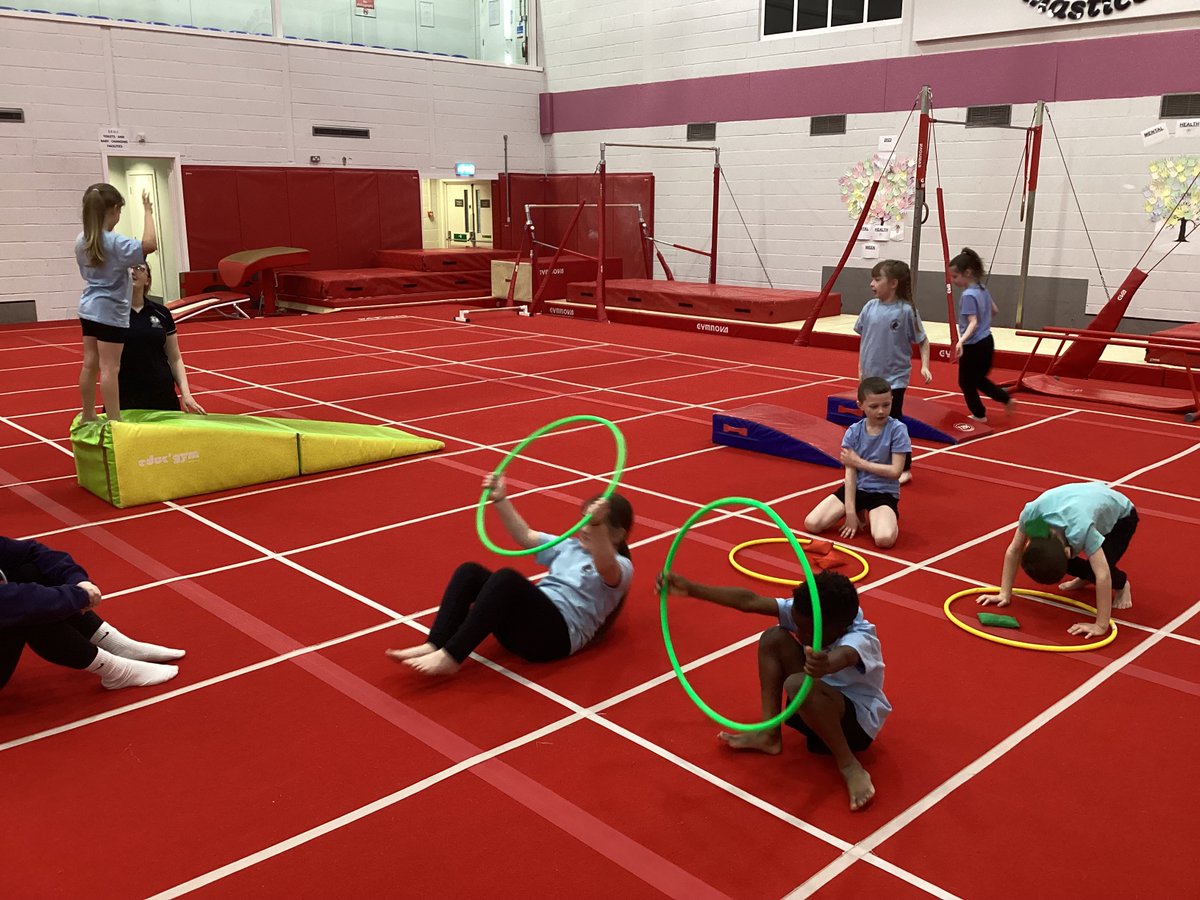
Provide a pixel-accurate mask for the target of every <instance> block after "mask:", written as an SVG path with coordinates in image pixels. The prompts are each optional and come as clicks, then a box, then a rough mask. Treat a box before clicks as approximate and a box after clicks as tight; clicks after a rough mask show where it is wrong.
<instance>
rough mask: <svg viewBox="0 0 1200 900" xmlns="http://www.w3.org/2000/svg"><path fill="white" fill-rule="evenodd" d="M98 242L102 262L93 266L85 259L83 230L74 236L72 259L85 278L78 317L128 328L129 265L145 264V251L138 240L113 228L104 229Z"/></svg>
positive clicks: (130, 287)
mask: <svg viewBox="0 0 1200 900" xmlns="http://www.w3.org/2000/svg"><path fill="white" fill-rule="evenodd" d="M101 244H102V245H103V247H104V262H103V263H101V264H100V265H98V266H93V265H92V264H91V263H90V262H88V258H87V250H86V249H85V248H84V245H83V233H82V232H80V234H79V237H77V238H75V261H76V262H77V263H78V264H79V274H80V275H82V276H83V280H84V281H86V282H87V284H85V285H84V288H83V294H82V296H80V298H79V318H81V319H87V320H88V321H91V322H99V323H100V324H101V325H113V326H115V327H117V328H128V327H129V299H130V295H131V294H132V293H133V281H132V280H131V279H130V277H129V268H130V266H140V265H144V264H145V262H146V254H144V253H143V252H142V242H141V241H140V240H138V239H137V238H131V237H125V235H123V234H117V233H116V232H113V231H106V232H104V234H103V235H102V236H101Z"/></svg>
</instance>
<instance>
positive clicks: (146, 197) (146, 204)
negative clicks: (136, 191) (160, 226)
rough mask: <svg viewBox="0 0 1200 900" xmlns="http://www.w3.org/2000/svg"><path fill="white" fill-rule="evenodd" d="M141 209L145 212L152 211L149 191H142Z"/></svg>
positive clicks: (152, 206)
mask: <svg viewBox="0 0 1200 900" xmlns="http://www.w3.org/2000/svg"><path fill="white" fill-rule="evenodd" d="M142 209H144V210H145V211H146V212H154V204H153V203H151V202H150V192H149V191H142Z"/></svg>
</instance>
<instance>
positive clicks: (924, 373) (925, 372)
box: [921, 366, 933, 384]
mask: <svg viewBox="0 0 1200 900" xmlns="http://www.w3.org/2000/svg"><path fill="white" fill-rule="evenodd" d="M921 377H922V378H924V379H925V383H926V384H929V382H931V381H933V373H932V372H930V371H929V366H921Z"/></svg>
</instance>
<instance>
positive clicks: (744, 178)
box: [542, 0, 1200, 321]
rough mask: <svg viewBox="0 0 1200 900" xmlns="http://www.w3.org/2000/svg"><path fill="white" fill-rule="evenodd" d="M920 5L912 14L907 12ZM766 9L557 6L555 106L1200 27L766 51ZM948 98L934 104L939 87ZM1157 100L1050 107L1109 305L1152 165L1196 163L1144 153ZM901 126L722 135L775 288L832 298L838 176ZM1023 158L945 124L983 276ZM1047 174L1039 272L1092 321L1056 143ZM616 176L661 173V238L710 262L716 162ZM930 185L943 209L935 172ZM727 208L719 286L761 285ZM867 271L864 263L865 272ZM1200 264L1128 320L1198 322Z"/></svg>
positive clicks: (932, 251)
mask: <svg viewBox="0 0 1200 900" xmlns="http://www.w3.org/2000/svg"><path fill="white" fill-rule="evenodd" d="M920 2H921V0H910V5H911V4H913V3H920ZM760 3H761V0H661V2H659V3H656V4H654V5H653V6H652V7H647V6H645V5H644V4H640V3H637V2H634V0H616V2H610V3H607V4H594V3H590V2H584V0H563V2H554V3H546V4H544V6H543V9H542V31H543V41H544V45H545V56H544V61H545V64H546V70H547V83H548V85H549V90H551V91H555V92H563V91H573V90H582V89H591V88H599V87H606V86H611V85H622V84H636V83H646V82H660V81H671V80H676V79H681V78H697V77H706V76H714V75H727V74H733V73H742V72H754V71H763V70H771V69H783V68H798V67H805V66H824V65H833V64H838V63H845V62H855V61H861V60H868V59H881V58H889V57H902V56H919V55H922V54H925V53H936V52H948V51H956V50H965V49H982V48H991V47H1003V46H1010V45H1012V44H1013V43H1014V42H1018V41H1019V42H1020V43H1024V44H1033V43H1043V42H1050V41H1063V40H1079V39H1081V38H1093V37H1112V36H1114V35H1124V34H1131V33H1146V32H1157V31H1167V30H1172V29H1187V28H1197V27H1200V13H1195V14H1192V15H1185V16H1179V15H1176V16H1167V17H1164V18H1158V19H1155V18H1150V19H1137V20H1129V21H1123V22H1112V23H1106V22H1101V23H1091V24H1085V25H1062V26H1061V27H1058V28H1053V29H1046V30H1045V31H1040V32H1030V33H1023V34H1021V35H1020V36H1019V37H1016V36H1013V35H991V36H986V37H978V38H963V39H959V40H954V41H939V42H928V43H923V44H920V45H918V44H916V43H914V42H913V40H912V25H911V14H910V15H906V18H905V20H903V21H902V22H899V23H889V24H886V25H881V26H878V27H871V26H862V27H853V28H840V29H834V30H831V31H824V32H814V33H809V34H801V35H798V36H795V37H786V38H780V39H771V40H765V41H764V40H761V39H760V38H759V27H760V26H759V10H760ZM1180 64H1182V61H1180ZM1198 89H1200V85H1198ZM934 90H935V94H936V90H937V86H936V85H934ZM1158 101H1159V98H1158V97H1144V98H1138V99H1132V100H1129V99H1121V100H1107V101H1093V102H1088V103H1063V104H1056V105H1054V106H1053V108H1052V113H1053V116H1054V120H1055V123H1056V124H1057V125H1058V127H1059V129H1060V136H1061V138H1062V141H1063V148H1064V151H1065V153H1066V154H1067V160H1068V162H1069V164H1070V168H1071V174H1072V177H1073V178H1074V180H1075V186H1076V189H1077V190H1078V192H1079V198H1080V202H1081V203H1082V205H1083V208H1084V210H1085V212H1086V213H1087V222H1088V228H1089V229H1090V231H1091V234H1092V238H1093V241H1094V242H1095V244H1096V248H1097V252H1098V253H1099V255H1100V260H1101V263H1102V264H1103V267H1104V275H1105V278H1106V279H1107V281H1108V286H1109V288H1110V289H1113V288H1115V285H1116V284H1119V283H1120V281H1121V280H1122V278H1123V277H1124V275H1125V273H1126V272H1127V271H1128V270H1129V268H1130V267H1131V266H1132V265H1133V264H1134V263H1135V262H1136V261H1137V259H1138V257H1140V256H1141V254H1142V252H1143V250H1145V248H1146V246H1147V245H1148V244H1149V243H1150V240H1151V236H1152V234H1153V231H1152V229H1151V227H1150V224H1149V221H1148V219H1147V217H1146V214H1145V213H1144V212H1143V208H1142V197H1141V190H1142V188H1143V187H1144V186H1146V185H1147V184H1148V183H1149V177H1150V176H1149V172H1148V168H1147V167H1148V164H1149V162H1150V161H1151V160H1153V159H1157V158H1159V157H1162V156H1168V155H1178V154H1195V153H1200V138H1188V139H1183V138H1176V139H1173V140H1172V141H1171V142H1169V143H1167V144H1162V145H1159V146H1156V147H1152V148H1149V149H1147V148H1144V147H1143V146H1142V142H1141V138H1140V135H1139V132H1140V131H1141V130H1142V129H1143V128H1146V127H1148V126H1149V125H1152V124H1154V123H1155V122H1157V121H1158ZM1031 110H1032V107H1031V106H1028V105H1026V106H1018V107H1016V108H1015V109H1014V111H1013V122H1014V124H1022V125H1023V124H1027V123H1028V122H1029V120H1030V116H1031ZM939 113H940V114H941V115H943V116H944V117H946V118H958V119H961V118H962V117H963V110H950V109H941V110H939ZM903 121H904V114H903V113H880V114H876V115H853V116H851V117H850V121H849V133H848V134H847V135H845V136H843V137H832V138H829V137H826V138H811V137H809V134H808V130H809V122H808V120H807V119H779V120H769V121H760V122H722V123H720V124H718V126H717V143H718V144H719V145H720V146H721V148H722V162H723V164H724V167H725V175H726V177H727V179H728V180H729V182H730V184H731V185H732V187H733V190H734V192H735V194H736V196H737V200H738V203H739V204H740V206H741V210H742V214H743V215H744V216H745V218H746V221H747V223H748V224H749V227H750V232H751V234H752V235H753V237H754V241H755V243H757V245H758V249H759V251H760V252H761V253H762V256H763V259H764V262H765V263H766V265H767V269H768V271H769V272H770V274H771V278H772V280H773V281H774V283H775V284H776V285H777V286H787V287H804V288H817V287H819V284H818V282H819V279H820V272H821V267H822V266H823V265H832V264H833V263H834V262H836V260H837V259H838V257H839V256H840V254H841V250H842V248H843V246H844V244H845V241H846V239H847V238H848V236H849V232H850V229H851V227H852V220H851V219H850V218H849V216H848V215H847V213H846V211H845V209H844V207H843V206H842V204H841V201H840V197H839V190H838V186H837V179H838V177H839V176H840V175H842V173H843V172H844V171H845V170H846V169H847V168H848V167H849V166H850V165H851V164H852V163H853V162H854V161H856V160H858V159H865V158H867V157H868V156H870V155H871V154H872V153H873V152H874V150H875V147H876V143H877V139H878V137H879V136H880V135H884V134H896V133H897V132H898V130H899V128H900V126H901V124H902V123H903ZM684 131H685V130H684V128H683V126H674V127H657V128H644V129H624V130H618V131H607V132H604V133H599V132H587V133H568V134H557V135H554V136H553V137H552V139H551V143H550V164H551V165H552V166H553V170H554V171H558V172H577V171H587V170H589V169H591V168H592V167H593V166H594V165H595V163H596V161H597V158H598V152H599V151H598V144H599V142H600V141H601V140H606V141H629V142H646V141H659V140H664V141H681V140H683V139H684ZM1022 142H1023V137H1022V135H1021V133H1020V132H1015V131H1014V132H996V131H976V130H971V131H969V132H968V131H966V130H965V129H963V128H958V127H949V126H944V127H943V128H942V129H941V130H940V131H939V142H938V146H939V150H940V152H941V157H942V172H943V176H944V186H945V189H946V191H947V194H948V203H949V205H950V207H951V209H950V212H949V215H948V224H949V229H950V241H951V244H952V250H953V251H955V252H957V250H958V249H959V248H960V247H962V246H964V245H967V246H973V247H975V248H976V249H977V250H979V251H980V252H981V253H982V254H983V256H984V258H985V260H986V259H988V258H989V257H990V255H991V252H992V248H993V247H994V246H995V243H996V238H997V231H998V229H999V226H1000V222H1001V219H1002V217H1003V214H1004V204H1005V201H1006V200H1007V199H1008V196H1009V191H1010V190H1011V187H1012V183H1013V178H1014V176H1015V174H1016V167H1017V163H1018V158H1019V155H1020V152H1021V146H1022ZM915 144H916V132H915V127H914V128H911V129H910V131H909V132H908V134H907V136H906V137H905V146H904V147H903V148H902V149H903V150H904V151H905V152H906V153H907V154H909V155H910V156H911V155H913V154H914V153H915ZM1043 161H1044V162H1043V168H1042V172H1043V176H1042V183H1041V189H1040V191H1039V194H1038V200H1037V215H1036V226H1037V227H1036V231H1035V237H1034V250H1033V253H1032V267H1031V273H1032V274H1034V275H1060V276H1064V277H1078V278H1086V279H1088V280H1089V284H1090V287H1089V293H1088V309H1089V312H1095V311H1097V310H1098V309H1099V307H1100V306H1101V305H1102V304H1103V302H1104V300H1105V299H1106V298H1105V296H1104V291H1103V289H1102V288H1101V286H1100V279H1099V277H1098V275H1097V272H1096V266H1095V264H1094V262H1093V260H1092V254H1091V252H1090V250H1088V248H1087V239H1086V236H1085V235H1084V232H1083V228H1082V225H1081V222H1080V217H1079V214H1078V212H1076V209H1075V203H1074V200H1073V199H1072V198H1071V195H1070V188H1069V186H1068V185H1067V182H1066V178H1065V176H1064V175H1063V166H1062V163H1061V161H1060V160H1059V158H1058V150H1057V148H1056V146H1055V144H1054V142H1053V139H1052V138H1051V137H1050V136H1049V133H1047V138H1046V144H1045V146H1044V149H1043ZM610 166H611V167H612V170H613V171H621V170H624V171H641V170H648V171H653V172H655V173H656V175H657V202H656V219H657V223H656V224H657V232H658V236H659V237H660V238H662V239H664V240H671V241H675V242H678V243H683V244H691V245H693V246H697V247H701V248H707V246H708V241H709V238H708V229H709V224H708V222H709V218H710V217H709V214H708V212H707V210H708V208H709V204H710V196H711V194H710V187H709V183H710V177H711V170H710V169H709V168H708V161H707V160H705V159H703V158H702V157H701V156H700V155H699V154H691V153H688V154H676V155H671V154H663V153H661V152H657V153H656V152H651V151H629V150H623V151H620V153H619V154H617V155H614V156H613V157H612V158H611V160H610ZM930 179H931V181H930V185H929V187H930V195H931V202H932V193H933V186H934V184H933V180H932V179H933V172H932V170H931V173H930ZM721 202H722V214H721V226H720V235H721V238H720V239H721V253H720V260H719V265H720V273H719V277H720V279H721V280H722V281H730V282H735V283H742V284H765V283H766V282H765V279H764V277H763V274H762V271H761V269H760V267H759V264H758V261H757V259H756V257H755V255H754V252H753V248H752V247H751V244H750V241H749V240H748V239H747V237H746V230H745V228H744V227H743V226H742V223H741V220H740V219H739V218H738V216H737V213H736V212H735V211H734V209H733V204H732V202H731V201H730V199H729V196H728V194H724V195H723V196H722V201H721ZM1022 227H1023V226H1022V224H1021V223H1020V222H1017V221H1016V212H1015V209H1014V212H1013V214H1012V215H1011V216H1010V219H1009V223H1008V225H1007V226H1006V233H1005V237H1004V240H1003V244H1002V246H1001V248H1000V252H999V253H998V254H997V259H996V266H995V269H996V271H997V272H1001V273H1016V272H1017V271H1019V264H1020V253H1021V232H1022ZM1168 237H1169V236H1168V235H1165V234H1164V236H1163V239H1162V240H1161V241H1160V246H1158V247H1156V248H1155V250H1154V251H1152V252H1151V254H1150V256H1149V257H1148V260H1149V261H1150V262H1152V261H1154V260H1156V259H1157V258H1158V256H1159V254H1160V252H1161V251H1162V250H1165V249H1167V248H1168V247H1169V246H1170V245H1169V243H1167V239H1168ZM1193 246H1200V236H1197V237H1196V238H1194V245H1193ZM1185 249H1188V250H1190V249H1191V248H1190V247H1189V248H1185ZM666 252H667V256H668V259H669V261H670V263H671V265H672V268H673V269H675V271H676V274H677V275H678V276H679V277H681V278H686V279H694V280H703V279H704V278H705V277H706V276H707V263H706V261H705V260H704V259H703V258H701V257H696V256H691V255H688V254H681V253H680V252H679V251H674V250H670V251H666ZM883 252H884V253H885V255H893V256H897V257H899V258H902V259H905V260H907V259H908V258H909V254H910V252H911V243H910V242H909V241H908V240H907V239H906V240H904V241H902V242H900V243H899V244H893V245H892V248H891V249H890V250H888V249H886V248H885V249H884V251H883ZM856 258H858V253H857V251H856V253H855V256H853V257H852V258H851V259H852V261H853V260H854V259H856ZM922 259H923V260H925V261H926V264H925V265H923V266H922V268H923V269H932V270H936V269H938V268H939V267H940V265H941V262H940V260H941V248H940V239H939V238H938V236H937V230H936V218H934V219H931V225H929V226H927V227H926V230H925V238H924V241H923V247H922ZM1197 260H1198V256H1197V255H1196V254H1194V253H1191V254H1184V253H1180V252H1177V253H1176V254H1175V255H1173V256H1172V257H1171V258H1170V259H1169V260H1168V261H1167V262H1165V263H1164V264H1163V265H1162V267H1161V268H1159V269H1158V270H1157V271H1155V273H1154V274H1153V276H1152V277H1151V278H1150V280H1149V281H1148V282H1147V283H1146V285H1145V286H1144V287H1143V288H1142V290H1141V291H1140V292H1139V294H1138V296H1137V297H1136V299H1135V301H1134V303H1133V305H1132V307H1131V310H1130V315H1131V316H1138V317H1144V318H1162V319H1169V320H1178V321H1200V295H1197V294H1196V292H1195V290H1194V281H1195V272H1196V270H1197V267H1198V266H1197Z"/></svg>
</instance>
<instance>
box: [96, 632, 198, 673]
mask: <svg viewBox="0 0 1200 900" xmlns="http://www.w3.org/2000/svg"><path fill="white" fill-rule="evenodd" d="M91 642H92V643H93V644H95V645H96V646H97V647H99V648H100V649H101V650H107V651H108V652H109V653H112V654H113V655H115V656H120V657H123V658H124V659H139V660H142V661H143V662H155V663H163V662H170V661H171V660H173V659H183V656H184V653H185V651H183V650H174V649H172V648H171V647H160V646H158V644H145V643H143V642H141V641H135V640H134V639H133V638H128V637H125V635H123V634H121V632H119V631H117V629H115V628H113V627H112V626H111V625H109V624H108V623H107V622H105V623H104V624H103V625H101V626H100V627H99V628H97V629H96V633H95V634H93V635H92V637H91Z"/></svg>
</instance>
